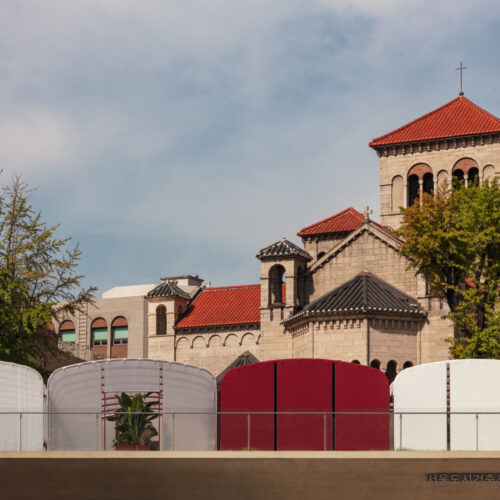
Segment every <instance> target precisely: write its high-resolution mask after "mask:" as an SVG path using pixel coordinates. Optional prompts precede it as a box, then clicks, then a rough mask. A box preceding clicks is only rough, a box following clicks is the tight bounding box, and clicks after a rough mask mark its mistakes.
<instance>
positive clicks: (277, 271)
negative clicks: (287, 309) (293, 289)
mask: <svg viewBox="0 0 500 500" xmlns="http://www.w3.org/2000/svg"><path fill="white" fill-rule="evenodd" d="M284 276H285V268H284V267H283V266H282V265H280V264H276V265H275V266H273V267H271V269H270V270H269V304H270V305H271V304H283V303H284V301H283V277H284Z"/></svg>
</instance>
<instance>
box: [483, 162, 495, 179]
mask: <svg viewBox="0 0 500 500" xmlns="http://www.w3.org/2000/svg"><path fill="white" fill-rule="evenodd" d="M494 178H495V167H494V166H493V165H486V167H484V168H483V181H488V182H491V181H492V180H493V179H494Z"/></svg>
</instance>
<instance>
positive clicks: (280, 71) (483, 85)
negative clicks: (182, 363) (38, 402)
mask: <svg viewBox="0 0 500 500" xmlns="http://www.w3.org/2000/svg"><path fill="white" fill-rule="evenodd" d="M499 25H500V3H499V2H498V1H496V0H475V1H474V2H472V1H464V0H453V1H449V0H440V1H439V2H437V1H435V0H433V1H432V2H431V1H429V0H420V1H418V2H417V1H414V0H412V1H407V0H309V1H305V0H286V1H283V0H273V1H272V2H270V1H269V0H255V1H245V2H243V1H241V0H240V1H238V0H236V1H235V0H148V1H147V2H144V1H140V0H137V1H135V0H134V1H132V0H81V1H78V2H68V1H67V0H61V1H56V0H47V1H44V2H40V1H35V0H33V1H28V0H16V1H15V2H2V3H1V4H0V167H1V168H3V174H2V176H1V178H0V180H1V182H2V184H4V185H5V184H8V183H9V181H10V179H11V177H12V176H13V175H21V176H22V177H23V179H24V180H25V181H27V182H28V183H29V184H30V186H31V187H34V188H36V191H35V193H34V194H33V197H32V200H31V201H32V204H33V207H34V208H35V209H36V210H39V211H41V213H42V216H43V219H44V220H45V221H46V222H47V223H48V224H55V223H60V224H61V226H60V229H59V234H60V235H61V236H72V238H73V239H72V242H73V244H74V243H76V242H78V243H79V245H80V248H81V249H82V251H83V255H82V259H81V262H80V265H79V267H78V271H79V273H81V274H83V275H85V278H84V279H83V282H82V283H83V285H85V286H90V285H94V286H97V287H98V288H99V292H98V294H97V296H100V293H101V292H102V291H105V290H107V289H109V288H111V287H113V286H119V285H131V284H143V283H158V282H159V280H160V277H164V276H173V275H180V274H193V273H197V274H199V275H200V276H201V277H202V278H203V279H205V280H207V281H210V282H211V283H212V285H213V286H223V285H237V284H246V283H258V281H259V261H258V260H257V259H256V258H255V255H256V254H257V252H258V251H259V249H261V248H263V247H265V246H267V245H270V244H272V243H274V242H275V241H277V240H279V239H281V238H282V237H286V238H288V239H289V240H291V241H293V242H295V243H299V244H300V240H299V239H298V238H297V236H296V233H297V232H298V231H299V230H300V229H301V228H302V227H305V226H307V225H309V224H312V223H314V222H317V221H318V220H321V219H324V218H326V217H329V216H330V215H333V214H335V213H336V212H338V211H340V210H343V209H344V208H347V207H349V206H353V207H354V208H356V209H358V210H361V209H362V208H363V207H364V206H365V205H369V206H370V207H371V208H373V210H374V218H375V219H377V216H378V211H379V201H378V175H379V172H378V168H379V165H378V158H377V155H376V153H375V152H374V151H373V150H371V149H370V148H369V147H368V142H369V141H370V140H371V139H372V138H374V137H378V136H380V135H382V134H384V133H386V132H389V131H391V130H393V129H395V128H397V127H399V126H401V125H404V124H405V123H407V122H409V121H411V120H412V119H415V118H417V117H418V116H420V115H422V114H424V113H427V112H428V111H431V110H432V109H434V108H436V107H438V106H441V105H442V104H444V103H446V102H448V101H449V100H451V99H453V98H455V97H456V96H457V95H458V91H459V72H457V71H455V68H456V67H457V66H458V65H459V63H460V61H463V63H464V65H465V66H467V67H468V69H467V70H465V71H464V91H465V95H466V97H468V98H470V99H471V100H472V101H473V102H475V103H476V104H478V105H479V106H481V107H483V108H485V109H487V110H488V111H489V112H491V113H493V114H494V115H496V116H500V92H498V89H499V84H500V64H499V63H500V60H499V58H500V55H499V54H500V52H499V50H498V48H499V47H500V30H498V26H499Z"/></svg>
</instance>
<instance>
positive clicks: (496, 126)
mask: <svg viewBox="0 0 500 500" xmlns="http://www.w3.org/2000/svg"><path fill="white" fill-rule="evenodd" d="M493 132H500V119H498V118H497V117H496V116H493V115H492V114H490V113H488V112H487V111H485V110H484V109H482V108H480V107H479V106H476V105H475V104H474V103H473V102H471V101H469V99H467V98H466V97H464V96H459V97H457V98H455V99H453V100H452V101H450V102H448V103H446V104H445V105H443V106H441V107H440V108H437V109H435V110H434V111H431V112H430V113H427V114H426V115H424V116H421V117H420V118H417V119H416V120H413V121H412V122H410V123H408V124H407V125H404V126H403V127H400V128H398V129H396V130H393V131H392V132H389V133H388V134H385V135H382V136H381V137H377V138H376V139H373V140H372V141H371V142H370V144H369V146H371V147H376V146H385V145H388V144H401V143H407V142H416V141H428V140H432V139H443V138H445V137H460V136H466V135H475V134H490V133H493Z"/></svg>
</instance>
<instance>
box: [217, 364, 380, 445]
mask: <svg viewBox="0 0 500 500" xmlns="http://www.w3.org/2000/svg"><path fill="white" fill-rule="evenodd" d="M219 401H220V411H221V412H223V413H224V412H243V414H240V415H228V414H222V415H221V417H220V435H219V437H220V448H221V449H222V450H241V449H246V448H247V447H248V445H249V444H250V447H251V448H253V449H260V450H273V449H277V450H324V449H327V450H331V449H337V450H383V449H388V448H389V415H388V411H389V384H388V381H387V378H386V377H385V375H384V374H383V373H382V372H380V371H378V370H376V369H374V368H369V367H367V366H362V365H356V364H352V363H345V362H342V361H331V360H324V359H287V360H277V361H266V362H263V363H255V364H253V365H248V366H242V367H239V368H235V369H233V370H231V371H229V372H228V373H227V374H226V375H225V376H224V378H223V379H222V381H221V387H220V393H219ZM274 411H277V412H278V415H276V416H275V415H274V414H273V412H274ZM252 412H269V414H265V415H259V414H257V415H255V414H252ZM294 412H297V414H293V413H294ZM333 412H341V414H336V415H334V416H332V413H333ZM342 412H347V413H346V414H342ZM349 412H357V413H359V412H385V414H380V415H373V414H349ZM308 413H309V414H308ZM248 414H250V427H249V425H248V424H249V421H248Z"/></svg>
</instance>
